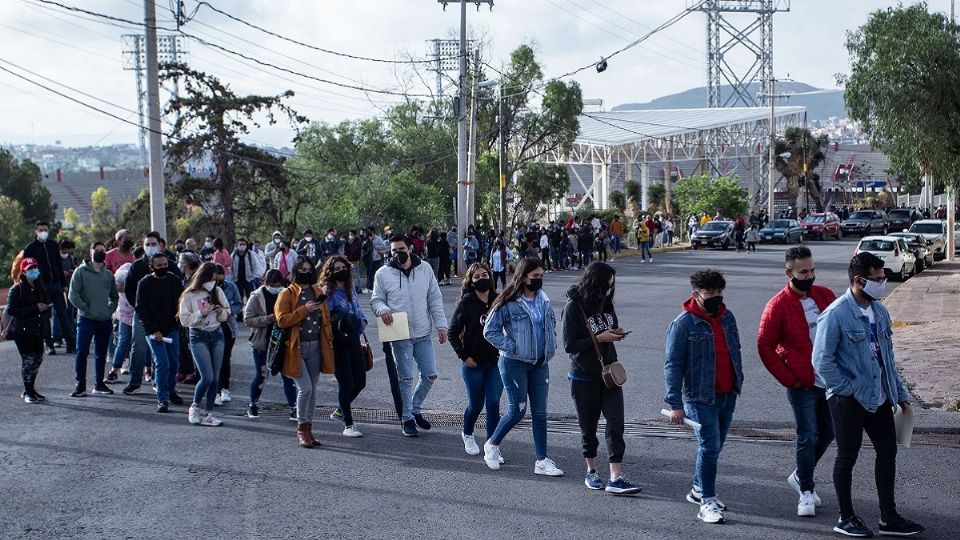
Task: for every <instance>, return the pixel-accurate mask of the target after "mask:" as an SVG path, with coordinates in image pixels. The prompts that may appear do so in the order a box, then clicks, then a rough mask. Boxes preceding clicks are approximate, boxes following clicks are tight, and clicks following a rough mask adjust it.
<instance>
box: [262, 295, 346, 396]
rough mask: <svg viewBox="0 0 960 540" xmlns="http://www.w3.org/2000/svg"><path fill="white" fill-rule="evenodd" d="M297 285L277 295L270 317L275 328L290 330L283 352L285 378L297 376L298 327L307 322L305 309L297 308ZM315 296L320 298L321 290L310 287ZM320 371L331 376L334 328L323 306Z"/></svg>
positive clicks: (298, 368) (298, 361) (298, 304)
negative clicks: (274, 319)
mask: <svg viewBox="0 0 960 540" xmlns="http://www.w3.org/2000/svg"><path fill="white" fill-rule="evenodd" d="M300 291H301V289H300V285H297V284H296V283H294V284H291V285H290V286H288V287H287V288H285V289H283V290H282V291H280V295H279V296H277V303H276V305H275V306H274V308H273V314H274V315H276V317H277V326H279V327H280V328H287V329H289V331H290V333H289V335H288V336H287V343H286V347H285V350H284V351H283V354H284V356H283V374H284V375H286V376H287V377H299V376H300V323H301V322H302V321H303V320H304V319H306V318H307V315H309V313H308V312H307V308H306V307H304V306H301V305H300ZM313 292H314V294H315V295H316V296H317V297H319V296H320V295H321V294H322V293H321V292H320V286H319V285H314V286H313ZM320 327H321V329H322V330H321V332H320V356H321V362H320V371H321V372H322V373H327V374H330V373H333V372H334V359H333V325H331V324H330V308H329V307H328V306H327V303H326V302H324V303H323V308H322V309H321V311H320Z"/></svg>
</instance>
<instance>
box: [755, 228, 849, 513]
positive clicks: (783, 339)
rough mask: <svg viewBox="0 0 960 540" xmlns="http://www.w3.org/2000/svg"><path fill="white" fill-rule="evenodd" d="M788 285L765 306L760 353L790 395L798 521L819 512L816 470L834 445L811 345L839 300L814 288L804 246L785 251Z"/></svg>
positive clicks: (792, 483)
mask: <svg viewBox="0 0 960 540" xmlns="http://www.w3.org/2000/svg"><path fill="white" fill-rule="evenodd" d="M784 273H785V274H786V275H787V285H786V286H785V287H784V288H783V290H781V291H780V292H779V293H777V294H776V295H775V296H774V297H773V298H771V299H770V301H769V302H767V307H766V308H764V310H763V316H761V317H760V329H759V331H758V334H757V350H758V351H759V353H760V360H761V361H762V362H763V365H764V366H765V367H766V368H767V371H769V372H770V374H771V375H773V377H774V378H775V379H777V381H778V382H779V383H780V384H782V385H783V386H784V387H785V388H786V389H787V400H788V401H789V402H790V406H791V407H792V408H793V417H794V420H795V421H796V423H797V451H796V456H797V458H796V459H797V463H796V469H795V470H794V471H793V472H792V473H790V475H789V476H788V477H787V482H788V483H789V485H790V487H792V488H793V489H794V491H796V492H797V496H798V497H799V502H798V503H797V515H798V516H815V515H816V512H817V510H816V509H817V507H818V506H821V505H822V503H821V501H820V496H819V495H817V492H816V490H815V487H816V485H815V483H814V479H813V473H814V469H815V468H816V466H817V463H818V462H819V461H820V458H821V457H823V454H824V452H826V451H827V448H829V447H830V443H831V442H832V441H833V423H832V422H831V421H830V408H829V407H828V406H827V397H826V392H825V390H824V389H823V388H819V387H817V386H816V384H815V381H814V376H813V360H812V357H811V354H812V352H813V339H814V337H815V336H816V334H817V317H819V316H820V314H821V313H823V311H824V310H825V309H827V306H829V305H830V304H831V303H832V302H833V301H834V300H836V298H837V296H836V295H835V294H833V291H831V290H830V289H828V288H826V287H821V286H819V285H814V281H815V280H816V277H817V275H816V267H815V265H814V262H813V254H812V253H811V252H810V249H809V248H807V247H804V246H800V247H793V248H790V249H788V250H787V252H786V256H785V268H784Z"/></svg>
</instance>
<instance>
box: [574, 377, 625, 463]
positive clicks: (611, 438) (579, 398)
mask: <svg viewBox="0 0 960 540" xmlns="http://www.w3.org/2000/svg"><path fill="white" fill-rule="evenodd" d="M570 394H571V395H572V396H573V403H574V405H576V407H577V422H578V423H579V424H580V435H581V436H582V437H583V457H585V458H595V457H597V447H599V446H600V441H598V440H597V425H598V424H599V422H600V415H601V414H603V417H604V418H606V420H607V427H606V430H605V433H604V435H605V438H606V440H607V452H608V453H609V455H610V459H609V461H610V463H622V462H623V452H624V450H626V444H625V443H624V442H623V416H624V414H623V389H622V388H616V389H614V390H610V389H609V388H607V387H606V385H605V384H603V381H576V380H575V381H570Z"/></svg>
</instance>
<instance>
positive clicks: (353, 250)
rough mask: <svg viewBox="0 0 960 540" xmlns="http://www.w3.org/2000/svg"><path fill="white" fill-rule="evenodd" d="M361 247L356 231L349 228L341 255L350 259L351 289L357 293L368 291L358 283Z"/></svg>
mask: <svg viewBox="0 0 960 540" xmlns="http://www.w3.org/2000/svg"><path fill="white" fill-rule="evenodd" d="M362 247H363V243H362V242H361V241H360V237H359V236H357V231H353V230H351V231H350V233H349V234H348V235H347V241H346V243H344V246H343V256H344V257H346V258H347V260H348V261H350V272H351V273H352V274H353V278H352V279H351V281H352V283H353V290H354V291H355V292H356V293H357V294H366V293H368V292H369V291H368V290H367V289H366V288H365V287H362V286H361V285H360V274H359V273H358V269H359V268H360V250H361V248H362Z"/></svg>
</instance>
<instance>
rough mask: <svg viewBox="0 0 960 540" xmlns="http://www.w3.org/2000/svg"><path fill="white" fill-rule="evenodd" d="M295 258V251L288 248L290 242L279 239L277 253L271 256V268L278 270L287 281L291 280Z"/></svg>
mask: <svg viewBox="0 0 960 540" xmlns="http://www.w3.org/2000/svg"><path fill="white" fill-rule="evenodd" d="M297 258H298V257H297V252H296V251H294V250H292V249H290V243H289V242H287V241H286V240H281V241H280V245H279V247H277V253H276V255H274V257H273V266H272V267H271V268H274V269H276V270H279V271H280V273H281V274H283V277H284V279H286V280H287V281H292V279H291V278H292V274H293V267H294V265H296V263H297Z"/></svg>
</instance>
